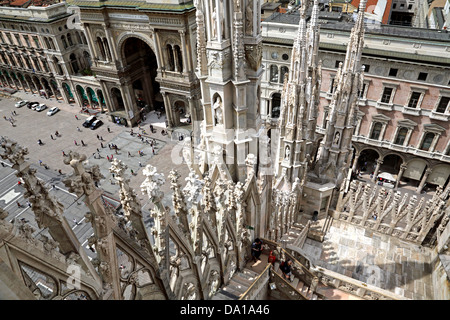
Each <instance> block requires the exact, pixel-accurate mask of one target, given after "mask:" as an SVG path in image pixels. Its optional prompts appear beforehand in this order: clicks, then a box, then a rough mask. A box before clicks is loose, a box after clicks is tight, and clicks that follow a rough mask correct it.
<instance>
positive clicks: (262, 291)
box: [239, 263, 272, 300]
mask: <svg viewBox="0 0 450 320" xmlns="http://www.w3.org/2000/svg"><path fill="white" fill-rule="evenodd" d="M271 267H272V265H271V264H270V263H269V264H268V265H267V266H266V268H265V269H264V271H263V272H261V274H260V275H259V276H258V277H257V278H256V280H255V281H254V282H253V283H252V285H251V286H250V287H249V288H248V289H247V291H245V293H244V294H243V295H242V296H241V297H240V298H239V300H261V299H263V298H264V297H266V296H267V290H268V284H269V279H270V273H269V272H270V269H271Z"/></svg>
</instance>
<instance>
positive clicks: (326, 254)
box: [303, 220, 433, 300]
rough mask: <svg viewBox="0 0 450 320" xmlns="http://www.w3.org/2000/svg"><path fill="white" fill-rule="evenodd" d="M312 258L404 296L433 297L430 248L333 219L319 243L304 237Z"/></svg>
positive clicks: (318, 263)
mask: <svg viewBox="0 0 450 320" xmlns="http://www.w3.org/2000/svg"><path fill="white" fill-rule="evenodd" d="M303 250H305V251H306V253H307V254H308V257H310V258H311V260H312V262H313V263H314V264H316V265H318V266H321V267H323V268H326V269H329V270H332V271H335V272H338V273H340V274H343V275H346V276H348V277H351V278H353V279H356V280H360V281H363V282H366V283H368V284H372V285H375V286H377V287H379V288H382V289H385V290H389V291H391V292H394V293H396V294H398V295H402V296H404V297H406V298H408V299H414V300H431V299H433V292H432V279H431V263H430V260H431V250H430V249H429V248H425V247H421V246H419V245H415V244H412V243H409V242H406V241H402V240H399V239H396V238H394V237H389V236H387V235H384V234H380V233H376V232H371V231H369V230H365V229H364V228H361V227H358V226H355V225H351V224H349V223H346V222H343V221H337V220H334V221H333V224H332V226H331V227H330V230H329V232H328V233H327V235H326V236H325V239H324V241H323V243H321V242H318V241H314V240H311V239H307V240H306V242H305V245H304V247H303Z"/></svg>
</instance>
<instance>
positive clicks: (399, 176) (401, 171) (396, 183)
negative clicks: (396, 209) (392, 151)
mask: <svg viewBox="0 0 450 320" xmlns="http://www.w3.org/2000/svg"><path fill="white" fill-rule="evenodd" d="M406 168H407V166H406V164H405V163H402V164H401V165H400V171H399V172H398V174H397V181H395V189H397V188H398V185H399V183H400V179H401V178H402V176H403V173H404V172H405V170H406Z"/></svg>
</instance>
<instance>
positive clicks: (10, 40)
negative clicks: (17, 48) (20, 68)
mask: <svg viewBox="0 0 450 320" xmlns="http://www.w3.org/2000/svg"><path fill="white" fill-rule="evenodd" d="M6 37H7V38H8V41H9V44H14V43H13V41H12V37H11V34H10V33H7V34H6Z"/></svg>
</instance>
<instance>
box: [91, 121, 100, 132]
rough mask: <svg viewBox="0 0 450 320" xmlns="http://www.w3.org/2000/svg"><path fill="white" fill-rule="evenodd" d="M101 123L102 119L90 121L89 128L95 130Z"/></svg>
mask: <svg viewBox="0 0 450 320" xmlns="http://www.w3.org/2000/svg"><path fill="white" fill-rule="evenodd" d="M102 124H103V121H102V120H95V121H94V122H92V124H91V130H95V129H97V128H98V127H100V126H101V125H102Z"/></svg>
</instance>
